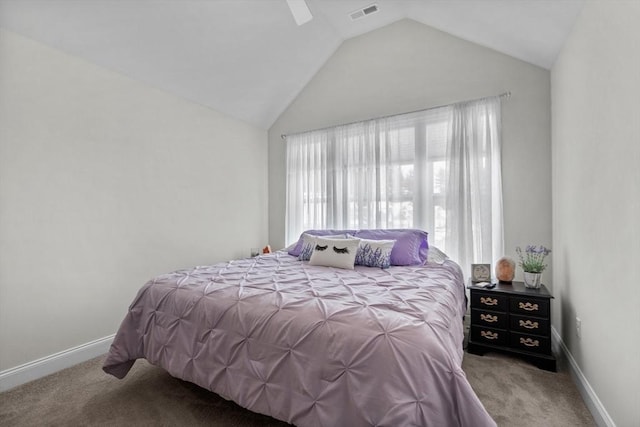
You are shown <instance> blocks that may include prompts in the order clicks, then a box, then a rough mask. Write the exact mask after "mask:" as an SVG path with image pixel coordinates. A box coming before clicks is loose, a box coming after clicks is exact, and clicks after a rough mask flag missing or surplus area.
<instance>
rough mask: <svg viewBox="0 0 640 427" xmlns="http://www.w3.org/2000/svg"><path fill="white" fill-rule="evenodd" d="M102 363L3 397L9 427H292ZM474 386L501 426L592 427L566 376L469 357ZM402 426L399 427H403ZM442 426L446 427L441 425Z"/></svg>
mask: <svg viewBox="0 0 640 427" xmlns="http://www.w3.org/2000/svg"><path fill="white" fill-rule="evenodd" d="M102 360H103V357H99V358H96V359H93V360H90V361H88V362H85V363H82V364H80V365H77V366H74V367H72V368H69V369H66V370H64V371H61V372H58V373H56V374H53V375H51V376H48V377H46V378H42V379H40V380H37V381H34V382H31V383H29V384H25V385H22V386H20V387H17V388H15V389H12V390H9V391H7V392H4V393H1V394H0V425H2V426H238V427H240V426H285V425H287V424H286V423H282V422H279V421H277V420H274V419H273V418H270V417H266V416H262V415H258V414H254V413H252V412H249V411H247V410H245V409H242V408H240V407H239V406H237V405H235V404H234V403H231V402H228V401H225V400H224V399H222V398H220V397H218V396H217V395H215V394H213V393H211V392H209V391H207V390H204V389H202V388H200V387H198V386H196V385H193V384H191V383H188V382H185V381H180V380H177V379H175V378H172V377H171V376H169V375H168V374H167V373H166V372H164V371H163V370H162V369H159V368H156V367H155V366H152V365H150V364H149V363H147V362H146V361H143V360H142V361H138V362H136V364H135V365H134V367H133V369H132V371H131V372H130V373H129V375H128V376H127V377H126V378H125V379H123V380H117V379H115V378H114V377H112V376H110V375H107V374H105V373H103V372H102V369H101V366H102ZM463 368H464V370H465V372H466V373H467V376H468V378H469V382H470V383H471V385H472V386H473V388H474V390H475V391H476V393H477V394H478V396H479V397H480V400H481V401H482V402H483V404H484V405H485V407H486V408H487V410H488V411H489V413H490V414H491V415H492V416H493V418H494V419H495V420H496V422H497V423H498V425H499V426H518V427H527V426H536V427H539V426H549V427H551V426H562V427H567V426H592V425H594V423H593V420H592V418H591V415H590V414H589V412H588V410H587V408H586V407H585V405H584V403H583V402H582V400H581V398H580V395H579V394H578V391H577V390H576V388H575V386H574V385H573V383H572V382H571V379H570V377H569V375H568V373H567V372H566V370H563V369H562V368H561V370H560V372H558V373H552V372H546V371H542V370H539V369H538V368H536V367H534V366H532V365H529V364H528V363H526V362H524V361H521V360H519V359H513V358H509V357H507V356H502V355H496V354H492V353H489V354H487V355H485V356H482V357H481V356H474V355H470V354H466V353H465V359H464V363H463ZM399 427H400V426H399ZM438 427H441V426H438Z"/></svg>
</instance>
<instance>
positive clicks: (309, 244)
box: [298, 233, 347, 261]
mask: <svg viewBox="0 0 640 427" xmlns="http://www.w3.org/2000/svg"><path fill="white" fill-rule="evenodd" d="M323 237H324V238H325V239H346V238H347V235H346V234H336V235H335V236H323ZM317 238H318V236H314V235H311V234H306V233H305V234H303V235H302V238H301V240H302V248H301V249H300V254H299V255H298V259H299V260H300V261H309V260H310V259H311V254H312V253H313V248H315V247H316V239H317Z"/></svg>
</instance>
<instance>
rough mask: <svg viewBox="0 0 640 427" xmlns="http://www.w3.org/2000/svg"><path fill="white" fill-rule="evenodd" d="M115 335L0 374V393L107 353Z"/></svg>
mask: <svg viewBox="0 0 640 427" xmlns="http://www.w3.org/2000/svg"><path fill="white" fill-rule="evenodd" d="M114 337H115V334H113V335H109V336H108V337H104V338H100V339H97V340H94V341H91V342H88V343H85V344H81V345H79V346H77V347H73V348H70V349H68V350H63V351H60V352H58V353H55V354H52V355H50V356H46V357H43V358H41V359H38V360H34V361H33V362H29V363H25V364H24V365H20V366H16V367H15V368H11V369H7V370H5V371H2V372H0V392H3V391H6V390H9V389H11V388H14V387H17V386H19V385H22V384H25V383H28V382H29V381H33V380H37V379H38V378H42V377H45V376H47V375H51V374H53V373H56V372H58V371H61V370H63V369H65V368H69V367H71V366H73V365H77V364H78V363H82V362H86V361H87V360H89V359H93V358H94V357H98V356H100V355H101V354H105V353H106V352H107V351H109V346H110V345H111V342H112V341H113V338H114Z"/></svg>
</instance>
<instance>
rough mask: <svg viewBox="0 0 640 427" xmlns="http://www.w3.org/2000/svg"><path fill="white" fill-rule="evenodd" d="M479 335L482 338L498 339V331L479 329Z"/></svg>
mask: <svg viewBox="0 0 640 427" xmlns="http://www.w3.org/2000/svg"><path fill="white" fill-rule="evenodd" d="M480 336H481V337H482V338H486V339H488V340H497V339H498V333H497V332H491V331H480Z"/></svg>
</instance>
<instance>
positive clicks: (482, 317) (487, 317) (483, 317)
mask: <svg viewBox="0 0 640 427" xmlns="http://www.w3.org/2000/svg"><path fill="white" fill-rule="evenodd" d="M480 320H484V321H485V322H487V323H494V322H497V321H498V316H492V315H490V314H484V313H480ZM521 322H522V320H521Z"/></svg>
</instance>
